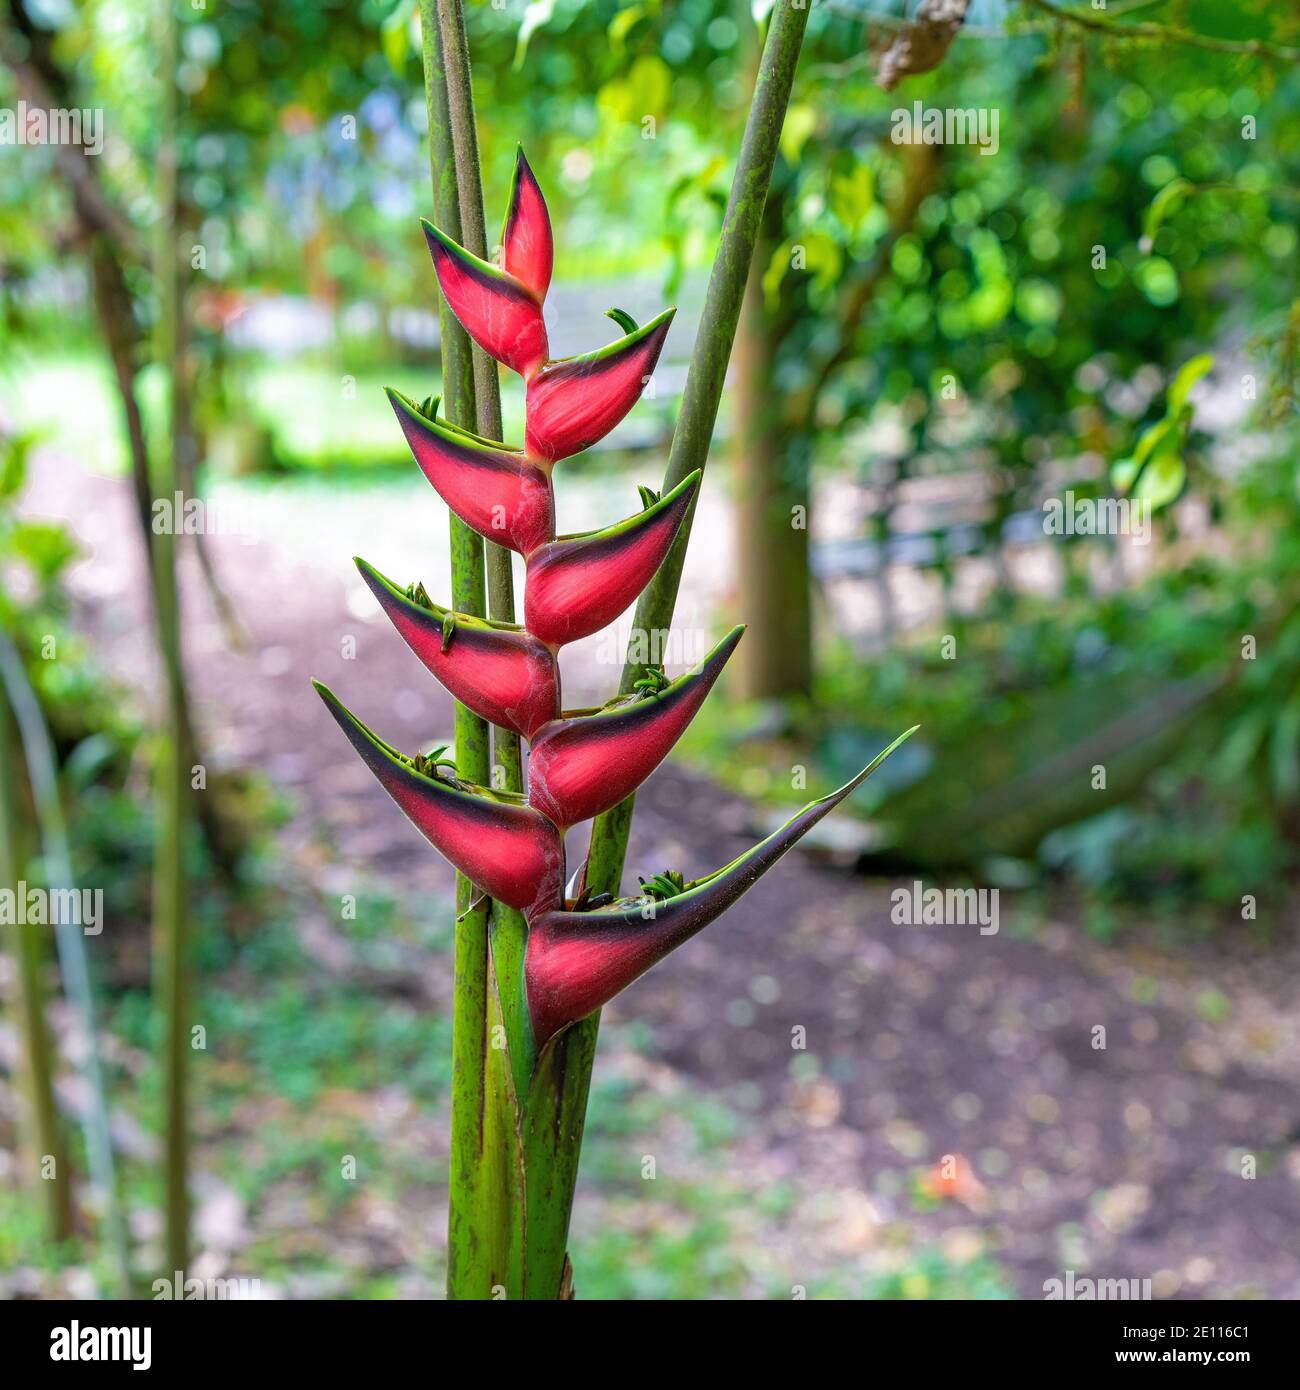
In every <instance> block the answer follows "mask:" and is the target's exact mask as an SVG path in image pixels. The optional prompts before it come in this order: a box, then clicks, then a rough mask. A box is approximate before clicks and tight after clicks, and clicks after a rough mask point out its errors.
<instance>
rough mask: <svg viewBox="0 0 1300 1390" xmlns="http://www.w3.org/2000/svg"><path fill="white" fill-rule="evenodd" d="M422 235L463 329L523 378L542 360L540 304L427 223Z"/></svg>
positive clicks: (543, 335) (527, 291) (523, 288)
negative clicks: (426, 241)
mask: <svg viewBox="0 0 1300 1390" xmlns="http://www.w3.org/2000/svg"><path fill="white" fill-rule="evenodd" d="M424 235H425V237H426V239H427V240H428V243H429V252H430V254H431V255H432V256H433V268H434V270H436V271H437V272H438V284H439V285H441V286H442V292H443V294H444V295H445V296H446V297H447V303H448V304H450V305H451V311H452V313H453V314H455V315H456V317H457V318H458V319H459V320H460V321H461V323H462V325H463V326H464V328H465V332H466V333H468V334H469V336H470V337H471V338H473V339H474V341H475V342H476V343H477V344H478V345H479V347H481V348H482V349H483V351H484V352H486V353H487V354H488V356H489V357H495V358H496V359H497V361H498V362H504V363H505V364H506V366H507V367H510V368H512V369H513V370H514V371H516V372H518V373H519V374H520V375H521V376H522V377H524V378H525V379H527V378H528V377H531V376H532V375H533V373H534V372H536V371H537V369H538V368H539V367H540V366H541V365H542V363H543V362H545V361H546V357H547V353H548V348H547V343H546V324H545V323H544V322H543V320H542V304H541V300H539V299H537V298H536V297H535V296H534V294H533V292H532V291H531V290H530V289H528V288H527V286H525V285H524V284H523V283H522V282H520V281H519V280H516V279H515V277H514V276H513V275H507V274H506V273H505V271H503V270H498V269H497V268H496V266H494V265H489V264H488V262H487V261H481V260H479V258H478V257H477V256H473V255H471V254H470V253H469V252H468V251H466V250H465V248H464V247H463V246H457V245H456V243H455V242H454V241H452V239H451V238H450V237H448V236H444V235H443V233H442V232H440V231H439V230H438V229H437V227H435V226H434V225H433V223H432V222H425V223H424Z"/></svg>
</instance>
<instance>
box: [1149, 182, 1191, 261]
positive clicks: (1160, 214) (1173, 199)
mask: <svg viewBox="0 0 1300 1390" xmlns="http://www.w3.org/2000/svg"><path fill="white" fill-rule="evenodd" d="M1191 191H1192V184H1191V182H1190V180H1188V179H1182V178H1178V179H1174V180H1173V181H1172V182H1170V183H1167V184H1165V186H1164V187H1163V188H1162V189H1161V190H1160V192H1159V193H1157V194H1156V196H1155V197H1154V198H1152V199H1151V202H1150V204H1149V205H1148V207H1147V211H1146V216H1145V217H1144V218H1143V219H1142V240H1143V244H1144V245H1143V249H1144V250H1146V251H1150V249H1151V244H1152V242H1154V240H1155V236H1156V233H1157V232H1158V231H1159V230H1160V227H1161V224H1162V223H1163V222H1164V220H1165V218H1166V217H1168V216H1169V215H1170V213H1172V212H1173V210H1174V208H1175V207H1176V206H1177V205H1178V204H1179V203H1180V202H1181V201H1182V199H1183V196H1184V194H1187V193H1190V192H1191Z"/></svg>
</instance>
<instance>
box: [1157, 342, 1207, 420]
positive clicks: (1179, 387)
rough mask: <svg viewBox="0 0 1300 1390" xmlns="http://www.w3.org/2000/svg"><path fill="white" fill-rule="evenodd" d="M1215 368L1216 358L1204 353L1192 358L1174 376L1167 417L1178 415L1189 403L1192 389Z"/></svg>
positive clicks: (1170, 389)
mask: <svg viewBox="0 0 1300 1390" xmlns="http://www.w3.org/2000/svg"><path fill="white" fill-rule="evenodd" d="M1213 366H1214V357H1213V355H1212V354H1211V353H1208V352H1202V353H1199V354H1198V355H1197V356H1195V357H1192V358H1190V359H1189V360H1188V361H1186V362H1184V363H1183V365H1182V366H1181V367H1179V369H1178V371H1177V373H1176V374H1175V376H1174V379H1173V382H1172V384H1171V385H1170V387H1169V397H1168V404H1167V405H1166V407H1165V413H1166V414H1167V415H1177V414H1179V412H1180V411H1181V410H1182V408H1183V406H1184V405H1186V403H1187V397H1188V395H1189V394H1190V393H1191V390H1192V387H1193V386H1195V385H1196V383H1197V382H1198V381H1200V379H1201V378H1202V377H1203V376H1204V375H1205V374H1206V372H1208V371H1209V370H1210V369H1211V367H1213Z"/></svg>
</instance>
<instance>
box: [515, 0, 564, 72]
mask: <svg viewBox="0 0 1300 1390" xmlns="http://www.w3.org/2000/svg"><path fill="white" fill-rule="evenodd" d="M554 15H555V0H533V2H532V4H531V5H529V6H528V8H527V9H526V10H525V11H524V17H523V19H522V20H521V21H520V23H519V37H518V39H517V40H516V41H515V61H514V70H515V71H516V72H518V71H519V69H520V68H522V67H523V65H524V58H525V57H526V55H527V53H528V44H529V41H530V40H531V39H532V37H533V35H534V34H535V33H536V32H537V31H538V30H539V29H541V28H544V27H545V26H546V25H547V24H549V23H550V22H551V19H552V18H553V17H554Z"/></svg>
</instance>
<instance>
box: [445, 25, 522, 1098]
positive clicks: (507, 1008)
mask: <svg viewBox="0 0 1300 1390" xmlns="http://www.w3.org/2000/svg"><path fill="white" fill-rule="evenodd" d="M436 8H437V14H438V37H439V41H440V43H441V46H442V53H443V55H444V57H443V71H444V76H445V80H446V99H447V118H448V124H449V127H450V132H451V147H452V156H453V160H454V163H455V170H456V187H457V192H458V207H459V211H460V234H459V236H458V237H457V238H456V239H457V240H458V241H459V242H460V244H461V245H462V246H463V247H465V249H466V250H467V251H470V252H472V253H473V254H474V255H476V256H479V257H481V258H482V259H484V260H487V259H488V258H489V256H488V253H489V249H490V248H489V247H488V244H487V224H486V219H485V217H484V212H483V179H482V175H481V173H480V170H479V153H478V123H477V121H476V119H475V116H474V87H473V81H472V78H471V74H470V61H469V41H468V39H467V37H466V34H465V11H464V8H463V6H462V4H461V0H436ZM470 354H471V357H472V359H473V373H474V402H475V411H476V430H477V432H478V434H480V435H481V436H482V437H483V438H484V439H495V440H498V441H501V440H502V438H503V430H502V423H501V378H500V371H499V369H498V367H497V364H496V362H495V361H494V360H493V359H492V358H491V357H489V356H488V354H487V353H485V352H484V351H483V349H482V348H481V347H479V346H478V344H477V343H472V342H471V344H470ZM485 553H486V570H487V598H488V613H489V615H490V616H491V617H492V619H493V620H494V621H496V622H503V623H513V622H514V620H515V581H514V570H513V561H512V559H511V552H510V551H509V550H508V549H507V548H506V547H505V546H503V545H495V544H493V543H492V542H491V541H488V542H486V547H485ZM492 749H493V768H492V785H493V786H494V787H498V788H500V789H501V790H504V791H516V792H517V791H522V790H523V787H524V770H523V754H522V751H521V748H520V742H519V735H518V734H516V733H515V732H513V730H510V729H502V728H500V727H497V728H494V729H493V731H492ZM490 932H491V951H492V967H493V969H494V970H495V972H496V976H497V979H498V980H499V981H500V993H501V1011H502V1019H503V1024H504V1027H505V1031H506V1040H507V1043H508V1047H509V1051H510V1058H511V1065H512V1069H513V1071H514V1076H515V1084H516V1087H517V1088H518V1090H519V1091H520V1093H522V1092H523V1089H524V1087H525V1086H526V1085H527V1083H528V1077H529V1076H530V1074H531V1073H532V1067H533V1062H534V1060H535V1056H534V1053H535V1049H534V1048H533V1041H532V1030H531V1029H530V1027H529V1026H528V1020H527V1017H526V1010H525V1008H524V1004H523V990H522V986H521V981H522V972H523V959H524V946H525V944H526V942H527V939H528V928H527V925H526V924H525V922H524V917H523V914H522V913H520V912H516V911H515V910H514V909H513V908H509V907H506V906H504V905H503V904H501V903H494V904H493V906H492V922H491V929H490Z"/></svg>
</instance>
